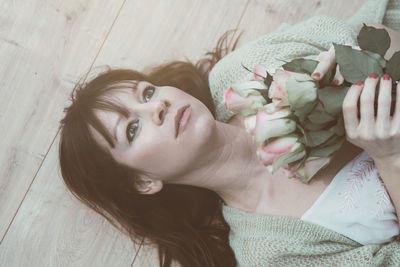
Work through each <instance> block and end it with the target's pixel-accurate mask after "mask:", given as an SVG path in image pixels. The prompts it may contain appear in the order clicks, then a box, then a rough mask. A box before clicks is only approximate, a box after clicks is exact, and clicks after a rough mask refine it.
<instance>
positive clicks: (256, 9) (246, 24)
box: [239, 0, 366, 46]
mask: <svg viewBox="0 0 400 267" xmlns="http://www.w3.org/2000/svg"><path fill="white" fill-rule="evenodd" d="M365 2H366V0H354V1H348V0H335V1H331V0H307V1H304V0H279V1H276V0H251V1H249V5H248V7H247V10H246V13H245V14H244V16H243V19H242V20H241V22H240V25H239V29H242V30H244V33H243V36H242V38H241V40H240V43H239V46H240V45H243V44H244V43H246V42H248V41H251V40H253V39H255V38H257V37H259V36H261V35H263V34H267V33H269V32H272V31H274V30H275V29H276V28H278V26H279V25H281V24H282V23H288V24H295V23H297V22H300V21H302V20H305V19H307V18H310V17H312V16H315V15H327V16H332V17H336V18H339V19H343V20H346V19H348V18H350V17H351V16H352V15H353V14H354V13H355V12H356V11H357V10H358V8H359V7H361V6H362V4H363V3H365Z"/></svg>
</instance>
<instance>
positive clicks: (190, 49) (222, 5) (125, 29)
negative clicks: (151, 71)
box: [95, 0, 247, 70]
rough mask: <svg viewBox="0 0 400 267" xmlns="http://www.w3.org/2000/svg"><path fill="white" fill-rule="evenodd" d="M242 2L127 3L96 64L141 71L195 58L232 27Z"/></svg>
mask: <svg viewBox="0 0 400 267" xmlns="http://www.w3.org/2000/svg"><path fill="white" fill-rule="evenodd" d="M246 4H247V1H243V0H233V1H232V0H231V1H229V0H219V1H212V0H190V1H188V0H164V1H159V0H148V1H138V0H136V1H128V2H127V3H126V6H125V7H124V9H123V10H122V11H121V14H120V16H119V17H118V20H117V22H116V24H115V26H114V29H113V31H112V32H111V34H110V36H109V38H108V40H107V42H106V43H105V44H104V47H103V49H102V53H100V54H99V57H98V58H97V60H96V63H95V65H96V66H99V65H103V64H108V65H110V66H113V67H118V68H131V69H137V70H142V69H143V68H145V67H149V66H152V65H156V64H160V63H163V62H168V61H171V60H183V59H185V57H187V58H188V59H190V60H192V61H193V60H197V59H199V58H200V57H201V56H202V55H203V54H204V53H205V52H206V51H208V50H211V49H213V48H214V47H215V45H216V44H217V41H218V38H219V37H220V36H221V35H222V34H223V33H224V32H225V31H226V30H229V29H234V28H236V26H237V24H238V22H239V18H240V16H241V14H242V12H243V10H244V8H245V6H246Z"/></svg>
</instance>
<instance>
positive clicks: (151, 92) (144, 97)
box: [143, 85, 155, 102]
mask: <svg viewBox="0 0 400 267" xmlns="http://www.w3.org/2000/svg"><path fill="white" fill-rule="evenodd" d="M154 90H155V87H154V86H152V85H148V86H146V88H144V90H143V99H144V100H145V101H146V102H148V101H150V98H151V97H152V96H153V94H154ZM147 92H150V94H147ZM148 95H150V97H149V99H147V98H146V96H148Z"/></svg>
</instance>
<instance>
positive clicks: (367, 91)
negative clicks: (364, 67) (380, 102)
mask: <svg viewBox="0 0 400 267" xmlns="http://www.w3.org/2000/svg"><path fill="white" fill-rule="evenodd" d="M373 77H378V76H377V75H376V74H375V73H373V74H371V76H370V77H368V78H367V79H366V80H365V84H364V88H363V90H362V93H361V98H360V118H361V120H360V128H362V129H364V130H370V129H372V127H374V125H375V114H374V102H375V88H376V85H377V84H378V79H377V78H373Z"/></svg>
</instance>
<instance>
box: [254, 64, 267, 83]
mask: <svg viewBox="0 0 400 267" xmlns="http://www.w3.org/2000/svg"><path fill="white" fill-rule="evenodd" d="M257 74H258V75H257ZM260 76H261V77H260ZM263 77H264V78H263ZM266 77H267V68H266V67H264V66H262V65H257V66H255V67H254V75H253V78H254V79H256V80H264V79H265V78H266Z"/></svg>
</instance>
